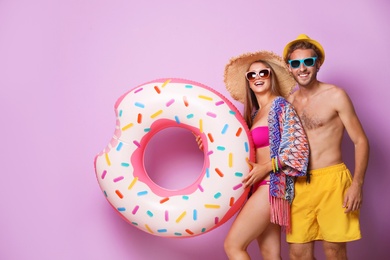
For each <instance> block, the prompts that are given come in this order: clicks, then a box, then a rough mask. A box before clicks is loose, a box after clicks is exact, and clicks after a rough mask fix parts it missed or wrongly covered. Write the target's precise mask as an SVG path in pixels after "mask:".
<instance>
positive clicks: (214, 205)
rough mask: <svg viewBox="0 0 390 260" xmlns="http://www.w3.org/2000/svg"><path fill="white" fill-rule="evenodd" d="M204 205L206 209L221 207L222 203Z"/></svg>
mask: <svg viewBox="0 0 390 260" xmlns="http://www.w3.org/2000/svg"><path fill="white" fill-rule="evenodd" d="M204 207H205V208H206V209H219V208H220V207H221V205H218V204H204Z"/></svg>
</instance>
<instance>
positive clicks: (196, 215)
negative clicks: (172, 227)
mask: <svg viewBox="0 0 390 260" xmlns="http://www.w3.org/2000/svg"><path fill="white" fill-rule="evenodd" d="M192 219H193V220H197V219H198V211H197V210H196V209H194V211H193V212H192Z"/></svg>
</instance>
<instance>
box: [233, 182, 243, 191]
mask: <svg viewBox="0 0 390 260" xmlns="http://www.w3.org/2000/svg"><path fill="white" fill-rule="evenodd" d="M241 187H242V183H240V184H237V185H236V186H234V187H233V190H238V189H239V188H241Z"/></svg>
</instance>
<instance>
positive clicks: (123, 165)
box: [121, 162, 130, 167]
mask: <svg viewBox="0 0 390 260" xmlns="http://www.w3.org/2000/svg"><path fill="white" fill-rule="evenodd" d="M121 166H122V167H129V166H130V163H126V162H123V163H121Z"/></svg>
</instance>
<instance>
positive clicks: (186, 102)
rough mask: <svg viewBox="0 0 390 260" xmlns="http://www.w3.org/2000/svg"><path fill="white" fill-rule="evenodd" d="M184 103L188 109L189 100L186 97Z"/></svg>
mask: <svg viewBox="0 0 390 260" xmlns="http://www.w3.org/2000/svg"><path fill="white" fill-rule="evenodd" d="M183 102H184V105H185V106H186V107H188V99H187V97H186V96H183Z"/></svg>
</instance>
